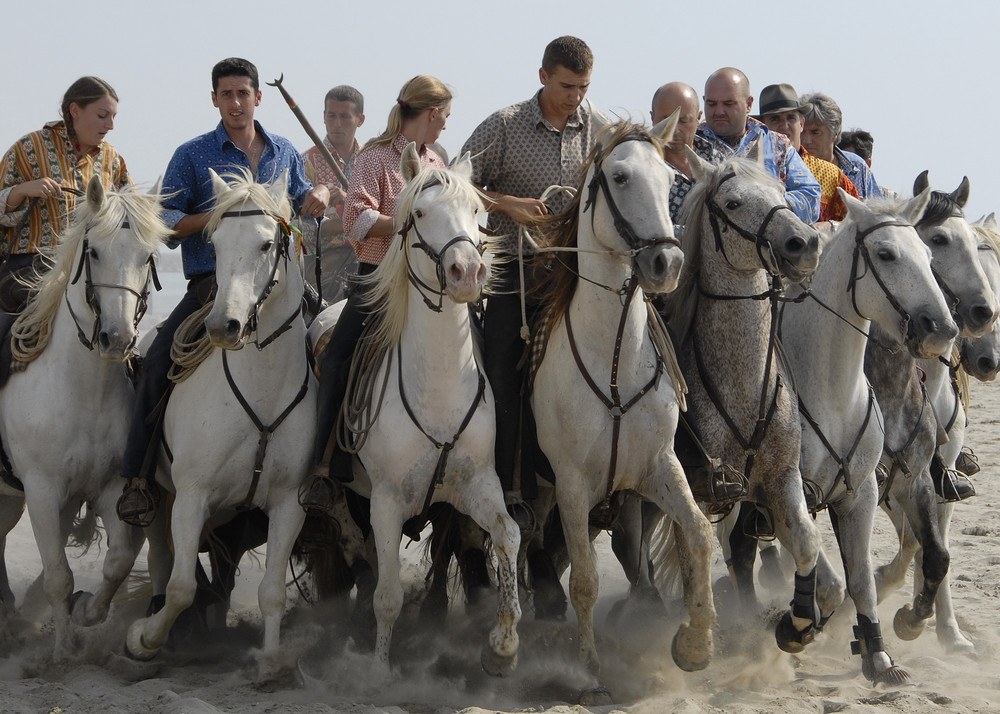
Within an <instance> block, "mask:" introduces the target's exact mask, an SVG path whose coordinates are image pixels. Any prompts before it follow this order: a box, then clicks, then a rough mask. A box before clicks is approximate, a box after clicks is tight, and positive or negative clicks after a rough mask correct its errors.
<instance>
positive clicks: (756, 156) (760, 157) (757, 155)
mask: <svg viewBox="0 0 1000 714" xmlns="http://www.w3.org/2000/svg"><path fill="white" fill-rule="evenodd" d="M747 158H748V159H750V160H751V161H753V162H754V163H756V164H758V165H759V166H763V165H764V152H763V151H761V149H760V137H759V136H758V137H757V138H756V139H754V140H753V144H751V145H750V151H748V152H747Z"/></svg>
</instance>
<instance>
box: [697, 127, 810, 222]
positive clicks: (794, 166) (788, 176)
mask: <svg viewBox="0 0 1000 714" xmlns="http://www.w3.org/2000/svg"><path fill="white" fill-rule="evenodd" d="M698 134H699V135H701V136H702V137H704V138H705V139H706V140H708V141H710V142H711V143H712V144H714V145H715V147H716V148H717V149H718V150H719V151H720V152H722V155H723V156H733V155H735V156H746V155H747V154H749V153H750V149H751V148H752V147H753V145H754V144H755V143H760V147H761V149H762V150H763V151H764V167H765V168H766V169H767V171H768V172H769V173H770V174H771V175H772V176H774V177H775V178H777V179H778V180H779V181H781V183H783V184H785V200H786V201H788V205H789V206H791V208H792V210H793V211H795V215H797V216H798V217H799V218H801V219H802V220H803V221H805V222H806V223H815V222H816V221H818V220H819V205H820V196H821V194H822V190H821V189H820V186H819V183H818V182H817V181H816V179H815V178H814V177H813V175H812V173H810V171H809V168H808V167H807V166H806V165H805V162H803V161H802V157H800V156H799V154H798V152H796V151H795V147H794V146H792V142H791V141H789V140H788V137H787V136H785V135H784V134H779V133H778V132H774V131H771V130H769V129H768V128H767V126H765V125H764V124H763V123H762V122H759V121H757V120H756V119H754V118H753V117H747V131H746V134H744V135H743V138H742V139H741V140H740V143H739V144H738V145H737V146H736V147H735V148H734V147H732V146H730V145H729V144H727V143H726V142H725V141H724V140H723V139H722V138H721V137H719V136H716V134H715V132H714V131H712V130H711V129H710V128H709V126H708V124H706V123H704V122H702V124H701V125H700V126H699V127H698Z"/></svg>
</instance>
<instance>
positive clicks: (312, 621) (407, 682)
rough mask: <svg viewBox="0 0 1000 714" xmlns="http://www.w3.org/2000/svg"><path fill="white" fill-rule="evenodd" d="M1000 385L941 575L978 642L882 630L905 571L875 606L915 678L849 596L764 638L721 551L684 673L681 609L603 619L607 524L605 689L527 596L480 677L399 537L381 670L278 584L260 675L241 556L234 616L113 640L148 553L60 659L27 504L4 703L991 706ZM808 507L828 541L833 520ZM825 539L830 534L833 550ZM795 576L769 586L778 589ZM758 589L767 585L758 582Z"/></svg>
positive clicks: (348, 707)
mask: <svg viewBox="0 0 1000 714" xmlns="http://www.w3.org/2000/svg"><path fill="white" fill-rule="evenodd" d="M996 415H1000V386H998V385H996V384H978V383H977V384H974V385H973V391H972V407H971V412H970V420H971V424H970V429H969V433H968V439H967V443H969V444H971V445H972V446H973V447H974V448H975V450H976V452H977V453H978V454H979V457H980V461H981V464H982V466H983V471H982V472H981V473H980V474H979V475H978V476H977V477H976V479H975V483H976V487H977V489H978V491H979V495H978V496H977V497H976V498H974V499H971V500H970V501H967V502H965V503H963V504H960V505H959V506H958V507H957V508H956V509H955V517H954V521H953V527H952V536H951V555H952V564H951V580H952V590H953V595H954V601H955V608H956V612H957V615H958V621H959V624H960V625H961V628H962V630H963V632H964V633H965V634H966V635H967V636H968V637H969V638H970V639H971V640H972V642H973V643H974V644H975V647H976V653H975V655H974V656H966V655H948V654H946V653H945V651H944V649H943V647H942V646H941V645H940V644H939V643H938V641H937V639H936V637H935V634H934V620H933V619H932V620H931V624H930V626H929V627H928V629H927V631H925V632H924V634H923V635H922V636H921V637H919V638H918V639H917V640H915V641H912V642H903V641H901V640H899V638H897V637H896V636H895V634H894V633H893V631H892V627H891V621H892V616H893V614H894V613H895V611H896V609H898V608H899V607H900V606H901V605H902V604H904V603H905V602H907V601H908V598H909V588H910V585H908V586H907V589H906V590H905V591H901V592H898V593H896V594H894V595H893V596H891V597H890V598H889V599H888V600H887V601H886V602H885V603H883V604H882V605H881V606H880V616H881V619H882V621H883V623H884V628H883V633H884V635H885V638H886V643H887V648H888V650H889V652H890V654H891V655H892V656H893V657H894V658H895V660H896V661H897V663H900V664H902V665H904V666H905V667H907V668H908V669H909V671H910V672H911V673H912V675H913V677H914V679H915V680H916V681H917V684H916V686H912V687H911V686H908V687H901V688H900V687H889V688H886V687H878V688H873V687H872V686H871V685H870V684H869V683H868V682H867V681H866V680H865V679H864V678H863V677H862V675H861V663H860V658H858V657H852V656H851V654H850V646H849V642H850V640H851V639H852V636H851V625H853V624H854V610H853V606H851V605H850V604H849V602H848V603H845V604H844V605H843V606H842V607H841V609H840V610H839V611H838V612H837V613H836V614H835V616H834V617H833V619H832V620H831V621H830V623H829V624H828V625H827V627H826V630H825V632H824V633H823V634H822V635H821V636H820V637H819V638H818V640H817V641H816V642H815V643H814V644H813V645H811V646H810V647H809V648H808V649H807V650H806V651H805V652H804V653H802V654H801V655H788V654H785V653H782V652H780V651H779V650H778V649H777V647H776V646H775V645H774V639H773V635H772V632H771V630H770V628H769V627H766V626H765V625H764V624H761V623H759V622H756V621H754V622H742V621H739V620H738V619H737V618H736V615H735V604H734V601H733V596H732V593H731V592H730V591H729V588H728V587H723V585H724V584H725V580H724V577H723V576H724V566H723V563H722V562H721V558H720V556H719V555H718V554H717V555H716V558H715V565H714V569H715V573H716V577H717V578H720V580H719V581H717V582H718V583H719V587H717V588H716V601H717V606H718V608H719V613H720V620H719V628H718V632H717V635H716V654H715V657H714V659H713V661H712V663H711V664H710V665H709V667H708V668H707V669H706V670H704V671H702V672H697V673H690V674H689V673H684V672H681V671H680V670H678V669H677V667H676V666H675V665H674V664H673V662H672V661H671V659H670V655H669V652H670V640H671V637H672V636H673V632H674V631H675V629H676V626H677V622H678V621H679V617H680V615H681V613H680V611H679V609H678V607H677V606H676V605H674V606H671V607H670V608H669V611H668V612H667V613H666V614H663V613H662V612H656V611H650V610H648V609H647V610H643V609H642V608H634V609H628V610H626V612H625V613H624V614H623V615H622V617H621V618H619V619H618V620H616V622H615V624H613V625H612V624H608V622H607V613H608V611H609V610H610V608H611V606H612V605H613V604H614V603H615V602H616V601H617V600H618V599H619V598H621V597H622V595H623V594H624V592H625V581H624V578H623V577H622V575H621V570H620V568H619V567H618V565H617V564H616V562H615V560H614V558H613V557H612V556H611V552H610V546H609V542H608V540H607V538H606V537H603V536H602V537H601V538H600V539H599V541H598V554H599V558H600V562H601V574H602V589H601V599H600V601H599V605H598V614H597V623H598V626H599V628H600V632H599V638H600V639H599V642H598V647H599V652H600V656H601V658H602V664H603V667H604V669H603V680H604V683H605V685H606V686H607V688H608V690H609V691H610V694H611V696H612V698H613V701H614V702H615V703H614V704H612V705H602V706H590V707H584V706H579V705H578V702H579V695H580V693H581V691H582V690H583V689H585V688H587V687H588V686H589V684H590V682H589V680H588V677H587V676H586V674H585V673H584V672H583V671H582V669H581V667H580V666H579V665H578V664H577V662H576V655H575V651H576V650H575V638H576V630H575V625H574V623H573V620H572V616H570V618H569V619H568V620H567V622H565V623H542V622H536V621H534V619H533V616H532V613H531V612H530V610H529V611H526V613H525V617H524V619H523V621H522V623H521V626H520V628H519V631H520V633H521V651H520V666H519V668H518V670H517V671H516V672H515V673H514V674H513V675H511V676H509V677H506V678H503V679H493V678H490V677H489V676H487V675H486V674H484V673H483V672H482V670H481V668H480V667H479V648H480V646H481V644H482V642H483V633H484V632H485V629H486V628H487V627H488V625H489V620H490V612H489V608H486V609H484V610H478V611H476V612H466V611H465V608H464V606H463V605H462V604H461V603H458V604H455V605H453V607H452V612H451V614H450V616H449V621H448V624H447V626H446V627H445V628H444V629H438V630H436V631H435V632H432V633H428V632H425V631H422V630H421V628H420V626H419V618H418V615H417V603H418V601H419V596H420V593H421V591H422V587H423V570H422V566H421V563H420V554H419V551H418V550H417V548H416V547H411V548H409V549H408V550H407V551H405V556H406V559H405V562H406V570H405V574H404V575H405V581H406V583H407V588H408V593H409V598H408V604H407V607H406V608H405V609H404V612H403V616H402V617H401V620H400V624H399V626H398V628H397V632H396V635H395V640H394V652H393V658H394V669H393V671H392V673H391V675H390V676H389V677H388V678H382V677H379V676H377V675H375V674H373V673H374V672H375V667H374V666H373V661H372V659H371V657H370V655H369V654H367V653H365V652H364V651H361V648H359V647H358V646H357V645H356V644H355V643H354V641H353V640H351V639H350V637H349V635H348V633H347V631H346V629H347V628H346V627H345V624H344V622H343V618H342V617H341V616H339V614H338V613H339V612H340V610H339V609H338V608H337V607H327V608H314V607H311V606H310V605H308V604H306V603H304V602H302V600H301V598H300V597H299V595H298V593H297V591H296V589H295V588H294V586H292V587H290V588H289V591H288V592H289V614H288V617H287V618H286V622H285V626H284V629H283V631H282V642H283V644H282V649H283V655H282V664H283V665H284V669H283V674H282V675H281V676H279V677H277V678H274V679H270V680H267V681H261V680H259V679H258V676H257V672H258V667H257V663H258V662H257V656H256V655H257V649H256V648H258V647H259V646H260V641H261V629H260V622H259V615H258V613H257V608H256V595H255V591H256V584H257V581H258V578H259V574H260V568H261V562H262V561H261V559H260V558H259V557H258V558H256V559H254V558H248V559H245V560H244V562H243V565H242V571H241V573H240V578H239V585H238V588H237V591H236V593H235V595H234V599H233V611H232V612H231V613H230V615H229V627H228V628H226V629H225V630H217V631H214V632H212V633H211V634H210V635H209V636H208V637H207V638H204V637H202V638H198V637H195V636H191V637H189V638H187V639H183V640H181V641H179V642H178V643H177V644H176V646H175V647H174V648H172V649H167V650H164V651H163V652H162V653H161V654H160V655H159V656H158V657H157V658H156V659H154V660H153V661H150V662H135V661H133V660H130V659H128V658H127V657H125V656H124V655H123V654H122V652H123V648H122V643H123V641H124V629H125V627H126V626H127V624H128V623H129V622H131V621H132V620H133V619H135V618H137V617H140V616H141V615H142V614H143V611H144V609H145V605H146V597H147V596H148V591H147V590H146V587H145V585H144V583H143V577H142V572H143V568H144V561H143V560H142V559H140V561H139V563H138V564H137V568H136V575H135V577H134V578H133V579H132V581H130V583H129V584H128V587H129V588H130V591H131V592H132V593H133V597H123V598H121V599H120V600H119V601H117V602H116V604H115V606H114V607H113V609H112V612H111V617H110V619H109V620H108V622H107V623H105V624H102V625H99V626H97V627H94V628H89V629H86V630H79V631H78V632H77V635H76V644H77V648H76V650H77V651H76V653H75V654H74V656H73V658H72V659H71V661H69V662H65V663H58V664H56V663H53V661H52V632H51V625H50V624H48V623H47V615H46V612H45V607H44V606H43V605H41V604H40V603H43V602H44V598H43V596H42V595H41V594H40V593H38V592H36V591H31V592H29V591H28V588H29V586H30V584H31V582H32V581H33V579H34V578H35V576H36V575H37V574H38V572H39V560H38V554H37V551H36V549H35V545H34V540H33V538H32V535H31V530H30V525H29V524H28V521H27V517H24V518H23V519H22V522H21V523H20V524H19V525H18V527H17V528H16V529H15V531H14V532H12V533H11V535H10V536H9V538H8V541H7V548H6V563H7V568H8V572H9V574H10V578H11V583H12V587H13V589H14V592H15V594H16V596H17V599H18V607H19V612H18V613H16V614H12V615H8V616H7V617H6V619H5V620H3V621H2V626H0V712H102V713H107V714H110V713H111V712H158V713H159V712H163V713H168V712H170V713H180V712H191V713H199V714H200V713H208V712H336V713H338V714H362V713H368V712H427V713H434V714H447V713H450V712H455V711H461V712H463V714H473V713H475V714H479V713H480V712H494V711H532V712H539V711H547V712H550V713H552V714H564V713H568V712H590V711H593V712H613V711H622V712H629V713H631V714H646V713H647V712H649V713H652V712H682V713H694V712H747V713H749V712H788V713H791V712H796V713H798V712H823V713H826V712H869V711H871V712H876V711H877V712H996V711H1000V574H998V573H1000V547H998V545H1000V434H998V431H997V421H998V417H997V416H996ZM819 523H820V525H821V527H822V529H823V532H824V538H825V539H827V541H826V542H827V544H828V545H827V547H828V549H829V548H831V547H833V548H835V546H832V540H830V539H831V537H832V536H831V534H830V530H829V526H828V519H827V518H826V516H825V515H821V516H820V518H819ZM895 549H896V539H895V535H894V533H893V531H892V528H891V525H890V523H889V520H888V518H887V517H885V515H884V514H881V513H880V514H879V516H878V518H877V522H876V529H875V535H874V539H873V553H874V559H875V562H876V564H879V563H884V562H887V561H888V560H889V559H890V558H891V557H892V554H893V553H894V552H895ZM831 552H835V550H833V551H831ZM73 553H74V555H75V556H77V557H75V558H74V560H73V561H72V564H73V567H74V571H75V572H76V578H77V587H82V588H88V587H90V588H93V586H94V585H95V584H96V582H97V580H98V578H99V572H100V571H99V568H100V560H101V558H103V550H100V549H98V548H91V549H90V551H89V552H87V553H80V551H73ZM790 595H791V589H790V588H789V589H788V590H787V591H786V592H783V593H780V594H775V595H772V596H770V597H771V600H770V604H771V605H772V606H773V607H774V608H775V609H777V608H780V607H782V606H783V605H784V604H787V601H788V599H789V598H790ZM762 596H763V597H769V595H768V593H767V592H762Z"/></svg>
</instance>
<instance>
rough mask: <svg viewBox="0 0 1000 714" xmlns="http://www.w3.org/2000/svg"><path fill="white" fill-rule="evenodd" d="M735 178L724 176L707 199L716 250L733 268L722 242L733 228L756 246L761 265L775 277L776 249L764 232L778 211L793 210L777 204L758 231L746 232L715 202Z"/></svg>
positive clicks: (765, 217) (733, 175)
mask: <svg viewBox="0 0 1000 714" xmlns="http://www.w3.org/2000/svg"><path fill="white" fill-rule="evenodd" d="M735 177H736V172H735V171H731V172H729V173H728V174H726V175H725V176H723V177H722V179H721V180H720V181H719V183H718V184H716V185H715V188H714V189H712V191H711V192H710V193H709V194H708V195H707V196H706V198H705V206H706V207H707V208H708V220H709V223H710V224H711V226H712V236H713V238H714V239H715V250H716V251H718V252H719V253H722V257H723V258H725V260H726V263H728V264H729V267H731V268H732V267H733V264H732V263H731V262H730V260H729V256H728V255H726V248H725V245H724V244H723V242H722V234H723V233H724V232H726V231H727V230H729V229H730V228H732V229H733V231H735V232H736V234H737V235H739V236H740V237H741V238H743V239H745V240H748V241H750V242H751V243H753V244H754V246H755V247H756V248H757V257H759V258H760V263H761V265H762V266H764V269H765V270H766V271H767V272H768V273H770V274H771V275H774V274H776V272H777V270H778V258H777V256H775V254H774V248H773V247H772V246H771V243H770V241H768V240H767V239H766V238H764V232H765V231H766V230H767V227H768V226H769V225H770V224H771V220H772V219H773V218H774V216H775V215H776V214H777V213H778V211H791V210H792V209H791V208H789V207H788V206H787V205H786V204H777V205H775V206H772V207H771V210H770V211H768V212H767V215H766V216H764V220H763V221H761V224H760V226H759V227H758V228H757V230H756V231H754V232H753V233H751V232H750V231H748V230H746V229H745V228H743V227H742V226H740V225H738V224H737V223H735V222H734V221H733V219H731V218H730V217H729V216H728V215H727V214H726V212H725V211H723V210H722V208H721V207H720V206H719V204H718V203H716V201H715V194H716V192H718V190H719V189H720V188H721V187H722V184H724V183H725V182H726V181H728V180H729V179H731V178H735ZM720 220H721V221H722V223H723V226H722V228H720V227H719V221H720ZM765 249H766V251H767V254H768V256H769V257H770V259H771V262H770V264H768V261H767V258H766V257H765V256H764V251H765ZM734 269H735V268H734Z"/></svg>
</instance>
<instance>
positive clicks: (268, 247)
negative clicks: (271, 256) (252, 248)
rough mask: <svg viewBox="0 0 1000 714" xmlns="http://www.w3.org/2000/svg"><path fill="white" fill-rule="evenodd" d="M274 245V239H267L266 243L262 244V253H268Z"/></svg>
mask: <svg viewBox="0 0 1000 714" xmlns="http://www.w3.org/2000/svg"><path fill="white" fill-rule="evenodd" d="M272 245H274V241H273V240H269V241H266V242H265V243H264V245H262V246H261V247H260V252H261V253H266V252H267V251H269V250H271V246H272Z"/></svg>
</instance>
